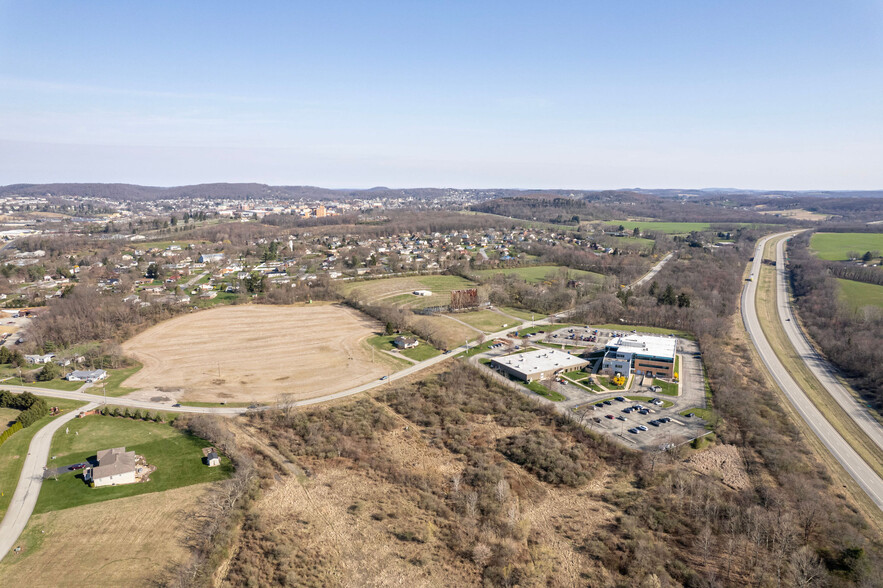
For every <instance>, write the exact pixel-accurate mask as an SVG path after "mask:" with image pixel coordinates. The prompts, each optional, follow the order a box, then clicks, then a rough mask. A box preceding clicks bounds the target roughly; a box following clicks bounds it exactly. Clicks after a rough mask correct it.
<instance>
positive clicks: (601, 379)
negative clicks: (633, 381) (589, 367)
mask: <svg viewBox="0 0 883 588" xmlns="http://www.w3.org/2000/svg"><path fill="white" fill-rule="evenodd" d="M598 381H599V382H600V383H601V385H602V386H604V387H605V388H607V389H608V390H624V389H625V386H624V385H623V386H617V385H615V384H614V383H613V382H611V381H610V378H609V377H607V376H598ZM626 383H628V378H626Z"/></svg>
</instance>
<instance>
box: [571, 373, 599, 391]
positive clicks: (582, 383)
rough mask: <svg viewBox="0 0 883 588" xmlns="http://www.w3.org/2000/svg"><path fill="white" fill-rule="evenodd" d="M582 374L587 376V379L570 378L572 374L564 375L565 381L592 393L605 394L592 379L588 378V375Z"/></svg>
mask: <svg viewBox="0 0 883 588" xmlns="http://www.w3.org/2000/svg"><path fill="white" fill-rule="evenodd" d="M580 373H583V374H584V375H585V377H578V378H571V377H569V376H570V374H564V379H566V380H570V382H571V383H572V384H574V385H575V386H579V387H580V388H585V389H586V390H588V391H590V392H603V390H601V388H599V387H598V386H597V385H596V384H595V382H593V381H592V378H591V377H588V374H585V372H580Z"/></svg>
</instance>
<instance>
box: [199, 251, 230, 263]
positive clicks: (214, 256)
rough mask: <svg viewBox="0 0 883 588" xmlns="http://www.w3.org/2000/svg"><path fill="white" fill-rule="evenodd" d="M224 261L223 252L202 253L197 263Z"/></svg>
mask: <svg viewBox="0 0 883 588" xmlns="http://www.w3.org/2000/svg"><path fill="white" fill-rule="evenodd" d="M221 261H224V254H223V253H203V254H202V255H200V256H199V263H216V262H221Z"/></svg>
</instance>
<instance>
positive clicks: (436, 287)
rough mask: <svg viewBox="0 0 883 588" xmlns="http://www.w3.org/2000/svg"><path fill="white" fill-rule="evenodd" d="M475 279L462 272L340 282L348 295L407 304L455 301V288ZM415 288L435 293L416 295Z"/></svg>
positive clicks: (368, 299)
mask: <svg viewBox="0 0 883 588" xmlns="http://www.w3.org/2000/svg"><path fill="white" fill-rule="evenodd" d="M475 286H476V284H475V283H473V282H471V281H469V280H466V279H464V278H461V277H460V276H443V275H440V276H408V277H404V278H381V279H376V280H364V281H352V282H345V283H343V284H341V286H340V292H341V294H343V295H344V296H349V295H350V294H356V295H358V296H359V297H360V298H362V299H363V300H367V301H375V300H385V301H387V302H389V303H391V304H394V305H396V306H403V307H406V308H426V307H427V306H444V305H446V304H450V302H451V290H462V289H463V288H474V287H475ZM414 290H430V291H431V292H432V296H414V295H413V294H411V292H413V291H414Z"/></svg>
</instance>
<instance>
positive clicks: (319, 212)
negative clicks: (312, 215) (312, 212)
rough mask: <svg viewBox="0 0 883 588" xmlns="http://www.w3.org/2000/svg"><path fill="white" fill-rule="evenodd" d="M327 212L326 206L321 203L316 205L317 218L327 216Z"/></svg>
mask: <svg viewBox="0 0 883 588" xmlns="http://www.w3.org/2000/svg"><path fill="white" fill-rule="evenodd" d="M326 212H327V211H326V210H325V207H324V206H322V205H321V204H320V205H319V206H317V207H316V218H325V213H326Z"/></svg>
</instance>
